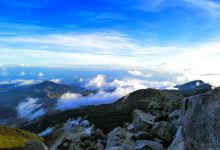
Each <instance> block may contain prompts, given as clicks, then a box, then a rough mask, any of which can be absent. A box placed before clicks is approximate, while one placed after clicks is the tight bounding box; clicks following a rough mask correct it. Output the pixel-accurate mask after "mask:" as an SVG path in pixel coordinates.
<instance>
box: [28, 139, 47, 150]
mask: <svg viewBox="0 0 220 150" xmlns="http://www.w3.org/2000/svg"><path fill="white" fill-rule="evenodd" d="M24 150H48V148H47V146H46V145H45V144H44V143H43V142H41V141H37V140H30V141H28V142H26V143H25V146H24Z"/></svg>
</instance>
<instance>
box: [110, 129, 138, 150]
mask: <svg viewBox="0 0 220 150" xmlns="http://www.w3.org/2000/svg"><path fill="white" fill-rule="evenodd" d="M132 137H133V134H131V133H129V132H128V131H125V130H124V129H123V128H121V127H117V128H115V129H114V130H113V131H111V132H110V133H109V134H108V135H107V145H106V150H113V149H117V150H119V149H122V150H133V149H134V140H133V139H132Z"/></svg>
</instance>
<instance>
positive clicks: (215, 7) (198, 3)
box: [183, 0, 220, 17]
mask: <svg viewBox="0 0 220 150" xmlns="http://www.w3.org/2000/svg"><path fill="white" fill-rule="evenodd" d="M183 1H184V2H186V3H189V4H191V5H193V6H195V7H198V8H200V9H202V10H204V11H206V12H208V13H209V14H210V15H211V16H213V17H219V15H220V4H219V3H218V2H216V1H213V0H183Z"/></svg>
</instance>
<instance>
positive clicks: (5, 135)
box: [0, 126, 43, 149]
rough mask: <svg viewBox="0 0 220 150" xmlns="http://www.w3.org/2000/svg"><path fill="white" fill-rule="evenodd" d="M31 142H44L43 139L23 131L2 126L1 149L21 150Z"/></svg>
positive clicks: (0, 134)
mask: <svg viewBox="0 0 220 150" xmlns="http://www.w3.org/2000/svg"><path fill="white" fill-rule="evenodd" d="M29 140H40V141H43V138H41V137H39V136H37V135H36V134H34V133H31V132H28V131H24V130H21V129H16V128H9V127H5V126H0V149H21V148H22V147H24V144H25V143H26V142H27V141H29Z"/></svg>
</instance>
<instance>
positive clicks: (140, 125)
mask: <svg viewBox="0 0 220 150" xmlns="http://www.w3.org/2000/svg"><path fill="white" fill-rule="evenodd" d="M154 120H155V116H153V115H151V114H149V113H144V112H143V111H140V110H138V109H136V110H134V112H133V124H134V129H135V131H136V132H137V131H146V132H148V131H149V130H150V129H151V128H152V127H153V125H154Z"/></svg>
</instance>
